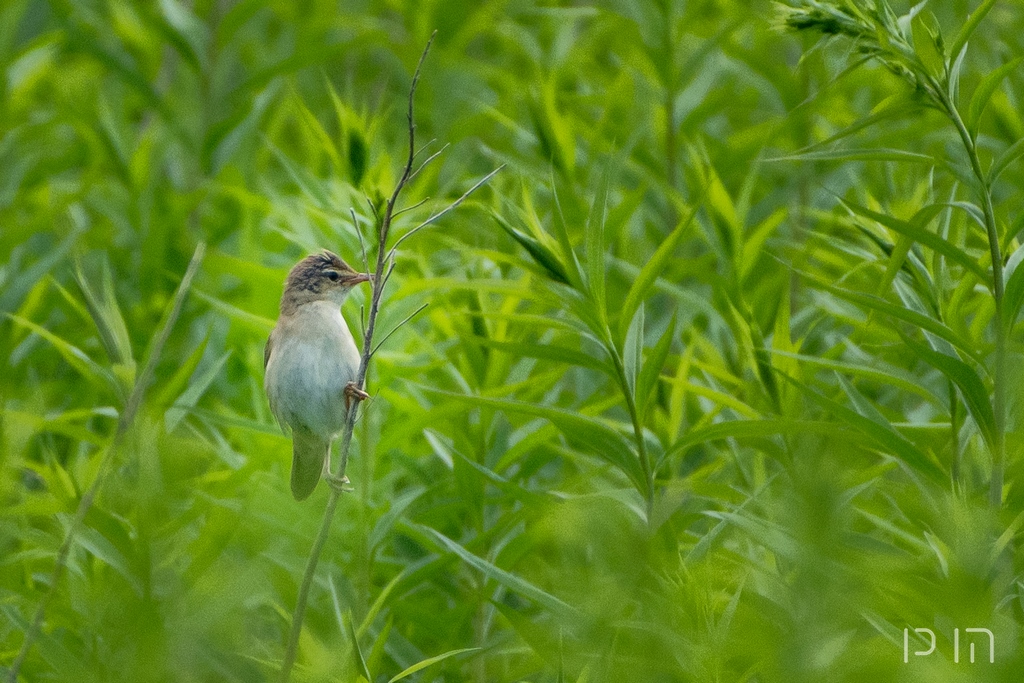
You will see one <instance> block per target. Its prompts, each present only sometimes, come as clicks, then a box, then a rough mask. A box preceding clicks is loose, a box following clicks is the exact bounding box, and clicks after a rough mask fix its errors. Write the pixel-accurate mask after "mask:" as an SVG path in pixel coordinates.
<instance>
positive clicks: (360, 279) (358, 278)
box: [349, 273, 373, 286]
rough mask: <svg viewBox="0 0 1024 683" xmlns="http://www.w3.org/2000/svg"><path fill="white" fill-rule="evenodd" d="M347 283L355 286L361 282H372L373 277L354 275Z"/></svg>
mask: <svg viewBox="0 0 1024 683" xmlns="http://www.w3.org/2000/svg"><path fill="white" fill-rule="evenodd" d="M349 282H350V283H351V284H352V285H353V286H355V285H358V284H360V283H363V282H373V276H372V275H370V274H369V273H356V274H355V275H353V276H352V279H351V280H349Z"/></svg>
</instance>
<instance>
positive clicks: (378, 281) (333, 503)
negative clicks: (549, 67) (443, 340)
mask: <svg viewBox="0 0 1024 683" xmlns="http://www.w3.org/2000/svg"><path fill="white" fill-rule="evenodd" d="M434 35H436V32H435V33H434V34H432V35H431V36H430V40H428V41H427V45H426V47H425V48H423V53H422V54H421V55H420V61H419V63H418V64H417V65H416V71H415V72H414V73H413V77H412V84H411V85H410V87H409V103H408V109H407V118H408V130H409V154H408V156H407V158H406V162H405V168H404V169H403V171H402V175H401V177H400V178H399V180H398V183H396V185H395V189H394V192H392V193H391V197H390V198H389V199H388V202H387V206H386V208H385V210H384V215H383V217H382V219H381V224H380V230H379V232H378V235H377V262H376V267H375V269H374V272H373V290H372V294H371V295H370V310H369V313H368V314H367V319H366V331H365V332H364V334H363V351H362V355H361V356H360V359H359V371H358V373H357V375H356V379H355V383H356V386H357V387H358V388H360V389H362V388H363V387H364V386H365V385H366V372H367V370H368V368H369V365H370V358H371V357H372V355H373V334H374V331H375V330H376V327H377V314H378V313H379V312H380V301H381V297H382V295H383V293H384V286H385V285H386V284H387V281H388V278H389V277H390V275H391V272H392V270H393V268H394V262H393V261H392V262H391V264H390V265H387V267H386V270H385V266H386V261H387V259H388V254H389V252H388V250H387V243H388V235H389V233H390V232H391V223H392V220H393V218H394V215H395V205H396V204H397V202H398V198H399V196H400V195H401V193H402V189H403V188H404V187H405V185H406V183H408V181H409V177H410V175H411V174H412V164H413V159H414V157H415V154H416V125H415V123H414V120H413V100H414V97H415V94H416V84H417V82H418V81H419V77H420V69H421V68H422V67H423V60H424V59H426V57H427V52H429V51H430V45H431V43H433V42H434ZM357 229H358V228H357ZM358 412H359V405H358V401H352V402H351V404H350V405H349V407H348V410H347V412H346V413H345V424H344V426H343V428H342V436H341V459H340V463H339V464H338V469H337V471H336V472H334V473H333V474H334V475H335V477H336V478H338V479H340V478H341V477H343V476H345V470H346V469H347V467H348V456H349V450H350V449H351V446H352V432H353V430H354V429H355V423H356V416H357V414H358ZM365 485H366V484H365V483H364V486H365ZM341 493H342V489H341V488H340V487H337V486H331V491H330V495H329V497H328V499H327V506H326V507H325V508H324V516H323V521H321V523H320V531H319V532H318V533H317V535H316V538H315V539H314V541H313V547H312V548H311V549H310V551H309V557H308V559H307V560H306V568H305V571H304V572H303V574H302V583H301V584H300V586H299V594H298V596H297V598H296V601H295V611H294V612H293V613H292V624H291V631H290V634H289V637H288V644H287V646H286V648H285V655H284V661H283V663H282V664H281V677H280V680H281V681H282V682H283V683H287V681H289V680H290V679H291V672H292V668H293V667H294V666H295V658H296V656H297V654H298V648H299V636H300V635H301V633H302V622H303V620H304V618H305V615H306V604H307V602H308V601H309V591H310V588H311V587H312V585H313V578H314V577H315V575H316V566H317V563H319V561H320V555H321V554H322V553H323V549H324V544H326V542H327V537H328V536H329V535H330V531H331V523H332V521H333V520H334V511H335V509H336V508H337V506H338V499H339V498H340V497H341Z"/></svg>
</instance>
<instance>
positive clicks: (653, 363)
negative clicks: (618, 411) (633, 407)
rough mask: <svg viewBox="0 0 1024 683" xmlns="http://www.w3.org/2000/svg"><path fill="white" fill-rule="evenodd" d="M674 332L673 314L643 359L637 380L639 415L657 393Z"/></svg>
mask: <svg viewBox="0 0 1024 683" xmlns="http://www.w3.org/2000/svg"><path fill="white" fill-rule="evenodd" d="M675 334H676V316H675V315H673V316H672V320H670V321H669V324H668V327H666V328H665V331H664V332H663V333H662V334H661V338H660V339H658V343H657V344H655V345H654V348H653V349H651V352H650V353H649V354H647V360H645V361H644V364H643V369H642V370H641V371H640V377H639V379H638V380H637V385H636V404H637V412H638V413H639V414H640V416H641V417H642V416H643V415H644V414H645V413H646V410H647V406H648V405H650V402H651V399H652V398H654V396H655V394H656V393H657V388H658V378H659V377H660V376H661V371H662V369H664V367H665V361H666V360H667V359H668V354H669V351H671V350H672V341H673V340H674V339H675Z"/></svg>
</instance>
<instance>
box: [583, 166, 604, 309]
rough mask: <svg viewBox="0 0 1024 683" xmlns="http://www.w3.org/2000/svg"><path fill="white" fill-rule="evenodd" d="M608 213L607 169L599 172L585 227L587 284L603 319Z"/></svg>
mask: <svg viewBox="0 0 1024 683" xmlns="http://www.w3.org/2000/svg"><path fill="white" fill-rule="evenodd" d="M607 213H608V170H607V169H606V170H605V171H604V172H603V173H602V174H601V184H600V185H599V186H598V190H597V196H596V197H595V198H594V203H593V204H592V205H591V207H590V215H589V216H588V217H587V229H586V257H587V258H586V260H587V285H588V286H589V288H590V296H591V298H592V299H593V301H594V306H595V308H596V309H597V314H598V317H599V318H600V319H601V320H602V321H603V320H605V319H606V318H607V317H608V304H607V301H606V299H605V268H604V257H605V248H604V226H605V219H606V217H607Z"/></svg>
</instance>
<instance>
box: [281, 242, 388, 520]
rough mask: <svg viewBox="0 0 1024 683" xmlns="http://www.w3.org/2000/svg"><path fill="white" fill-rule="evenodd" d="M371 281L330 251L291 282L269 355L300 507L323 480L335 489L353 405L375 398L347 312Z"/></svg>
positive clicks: (303, 265)
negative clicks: (334, 450) (353, 296)
mask: <svg viewBox="0 0 1024 683" xmlns="http://www.w3.org/2000/svg"><path fill="white" fill-rule="evenodd" d="M369 281H370V276H369V275H368V274H366V273H357V272H356V271H355V270H353V269H352V267H351V266H349V265H348V264H347V263H345V262H344V261H342V260H341V259H340V258H338V256H337V255H335V254H333V253H331V252H329V251H323V252H321V253H319V254H313V255H311V256H307V257H306V258H304V259H302V260H301V261H299V262H298V263H297V264H296V265H295V267H294V268H292V270H291V272H290V273H288V279H287V280H286V281H285V287H284V294H283V295H282V296H281V315H280V317H279V318H278V319H277V325H275V326H274V329H273V331H272V332H271V333H270V338H269V339H267V347H266V350H265V351H264V354H263V367H264V370H265V373H264V377H263V388H264V390H265V391H266V392H267V398H268V399H269V400H270V410H271V412H273V413H274V417H276V418H277V421H278V422H279V423H280V424H281V427H282V428H283V429H288V428H290V429H291V432H292V439H293V455H292V480H291V486H292V495H294V496H295V499H296V500H304V499H306V498H307V497H309V495H310V494H311V493H313V489H315V488H316V485H317V483H318V482H319V481H320V475H321V473H322V474H323V475H324V477H325V478H326V479H328V480H329V481H331V442H332V441H333V440H334V438H335V437H336V436H337V435H338V433H339V432H340V431H341V430H342V428H343V427H344V424H345V414H346V412H347V411H348V406H349V402H350V401H353V400H360V401H361V400H363V399H365V398H369V396H368V395H367V394H366V393H365V392H364V391H362V390H361V389H360V388H359V387H358V386H356V374H357V373H358V372H359V361H360V355H359V349H357V348H356V344H355V341H354V340H353V339H352V333H351V332H350V331H349V329H348V325H347V324H346V323H345V319H344V318H343V317H341V310H340V309H341V304H342V303H343V302H344V301H345V297H346V296H347V295H348V293H349V290H351V289H352V288H353V287H355V286H356V285H358V284H359V283H361V282H369ZM333 483H335V484H337V485H342V484H345V483H348V478H347V477H343V478H342V479H341V481H338V482H333Z"/></svg>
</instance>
